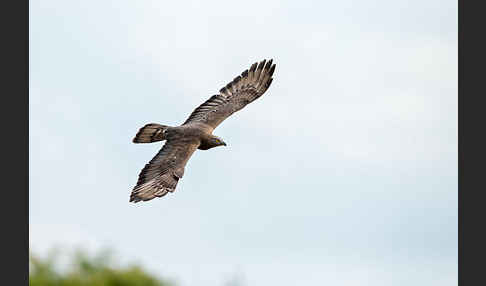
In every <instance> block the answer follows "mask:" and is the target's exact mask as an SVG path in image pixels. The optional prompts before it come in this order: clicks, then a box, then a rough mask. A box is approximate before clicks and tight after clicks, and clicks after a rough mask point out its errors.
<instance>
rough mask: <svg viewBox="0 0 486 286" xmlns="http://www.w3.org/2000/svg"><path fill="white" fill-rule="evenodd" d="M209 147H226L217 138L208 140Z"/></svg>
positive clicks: (213, 137) (221, 140)
mask: <svg viewBox="0 0 486 286" xmlns="http://www.w3.org/2000/svg"><path fill="white" fill-rule="evenodd" d="M210 145H212V146H213V147H217V146H226V143H225V142H224V141H223V139H221V138H219V137H218V136H212V137H211V140H210Z"/></svg>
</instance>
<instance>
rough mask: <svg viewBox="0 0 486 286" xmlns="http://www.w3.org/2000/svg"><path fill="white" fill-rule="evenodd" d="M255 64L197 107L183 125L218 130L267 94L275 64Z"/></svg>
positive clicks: (264, 62) (264, 61)
mask: <svg viewBox="0 0 486 286" xmlns="http://www.w3.org/2000/svg"><path fill="white" fill-rule="evenodd" d="M257 64H258V63H254V64H253V65H252V66H251V67H250V69H249V70H245V71H244V72H243V73H241V75H239V76H237V77H236V78H235V79H234V80H233V81H232V82H230V83H228V84H227V85H226V86H225V87H223V88H222V89H221V90H220V91H219V94H217V95H213V96H212V97H211V98H209V99H208V100H206V102H204V103H203V104H201V105H200V106H199V107H197V108H196V109H195V110H194V111H193V112H192V113H191V115H190V116H189V118H188V119H187V120H186V121H185V122H184V123H183V125H187V124H191V123H195V122H201V123H205V124H207V125H209V126H211V127H212V128H213V129H214V128H216V127H217V126H218V125H219V124H220V123H221V122H223V120H225V119H226V118H228V117H229V116H230V115H231V114H233V113H235V112H236V111H238V110H240V109H242V108H243V107H245V106H246V105H247V104H248V103H250V102H252V101H254V100H255V99H257V98H259V97H260V96H262V95H263V93H265V91H266V90H267V89H268V88H269V87H270V84H271V83H272V80H273V78H272V75H273V72H274V71H275V64H273V65H272V60H269V61H268V62H267V61H266V60H263V61H261V62H260V63H259V64H258V65H257Z"/></svg>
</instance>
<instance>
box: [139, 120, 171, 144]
mask: <svg viewBox="0 0 486 286" xmlns="http://www.w3.org/2000/svg"><path fill="white" fill-rule="evenodd" d="M168 127H169V126H166V125H161V124H157V123H149V124H147V125H145V126H144V127H142V128H140V130H138V132H137V135H135V138H133V140H132V141H133V143H152V142H157V141H162V140H165V139H166V138H165V134H164V131H165V130H166V129H167V128H168Z"/></svg>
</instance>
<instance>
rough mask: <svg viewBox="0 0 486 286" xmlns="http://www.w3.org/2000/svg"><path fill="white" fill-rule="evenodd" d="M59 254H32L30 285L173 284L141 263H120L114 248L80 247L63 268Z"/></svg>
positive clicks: (153, 285)
mask: <svg viewBox="0 0 486 286" xmlns="http://www.w3.org/2000/svg"><path fill="white" fill-rule="evenodd" d="M58 258H59V256H58V253H57V252H51V254H50V255H48V257H47V258H43V259H41V258H39V257H38V256H36V255H33V254H31V255H30V269H29V270H30V271H29V272H30V273H29V285H30V286H171V285H172V284H170V283H169V282H167V281H163V280H160V279H159V278H157V277H155V276H153V275H151V274H149V273H147V272H146V271H145V270H143V269H142V268H141V267H140V266H137V265H131V266H127V267H116V266H114V263H113V262H112V260H113V259H112V256H111V252H106V251H105V252H101V253H99V254H98V255H96V256H94V257H90V256H88V255H87V254H86V253H85V252H84V251H81V250H78V251H77V252H76V253H75V255H74V256H72V257H71V261H70V267H69V268H68V269H67V270H65V271H60V270H59V269H58V267H57V260H58Z"/></svg>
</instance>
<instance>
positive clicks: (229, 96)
mask: <svg viewBox="0 0 486 286" xmlns="http://www.w3.org/2000/svg"><path fill="white" fill-rule="evenodd" d="M274 71H275V64H272V60H269V61H266V60H263V61H261V62H260V63H254V64H253V65H251V67H250V68H249V69H247V70H245V71H244V72H243V73H241V75H239V76H237V77H236V78H235V79H234V80H233V81H231V82H230V83H228V84H227V85H226V86H225V87H223V88H221V90H220V91H219V94H216V95H213V96H211V97H210V98H209V99H208V100H206V101H205V102H204V103H203V104H201V105H200V106H198V107H197V108H196V109H195V110H194V111H193V112H192V113H191V115H190V116H189V118H187V120H186V121H185V122H184V123H183V124H182V125H180V126H177V127H170V126H166V125H161V124H157V123H150V124H147V125H145V126H144V127H142V128H140V130H139V131H138V133H137V134H136V135H135V138H133V143H152V142H158V141H163V140H167V141H166V143H165V144H164V146H163V147H162V149H160V151H159V152H158V153H157V155H155V157H154V158H152V160H150V162H149V163H148V164H146V165H145V167H144V168H143V169H142V171H141V172H140V174H139V176H138V181H137V185H136V186H135V187H134V188H133V190H132V193H131V195H130V202H135V203H137V202H140V201H148V200H151V199H153V198H156V197H163V196H165V195H166V194H167V193H169V192H174V190H175V188H176V186H177V182H178V181H179V179H181V178H182V176H183V175H184V168H185V166H186V163H187V161H188V160H189V158H190V157H191V156H192V154H193V153H194V151H196V150H197V149H199V150H208V149H211V148H214V147H218V146H226V143H225V142H224V141H223V140H222V139H221V138H219V137H217V136H214V135H213V134H212V132H213V130H214V129H215V128H216V127H217V126H218V125H219V124H220V123H221V122H223V120H225V119H226V118H228V117H229V116H230V115H231V114H233V113H235V112H236V111H238V110H241V109H242V108H243V107H245V106H246V105H247V104H249V103H250V102H253V101H254V100H255V99H257V98H259V97H260V96H262V95H263V94H264V93H265V91H267V89H268V88H269V87H270V84H271V83H272V80H273V78H272V75H273V72H274Z"/></svg>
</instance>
